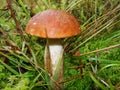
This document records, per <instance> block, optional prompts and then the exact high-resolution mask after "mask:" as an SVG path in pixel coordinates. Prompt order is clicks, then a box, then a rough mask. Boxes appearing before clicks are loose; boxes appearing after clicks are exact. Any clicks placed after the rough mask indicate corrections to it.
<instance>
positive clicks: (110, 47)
mask: <svg viewBox="0 0 120 90" xmlns="http://www.w3.org/2000/svg"><path fill="white" fill-rule="evenodd" d="M117 47H120V44H116V45H113V46H109V47H106V48H102V49H99V50H94V51H91V52H87V53H83V54H80V56H84V55H88V54H92V53H97V52H101V51H105V50H109V49H113V48H117Z"/></svg>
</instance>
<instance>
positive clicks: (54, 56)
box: [44, 39, 64, 83]
mask: <svg viewBox="0 0 120 90" xmlns="http://www.w3.org/2000/svg"><path fill="white" fill-rule="evenodd" d="M63 52H64V49H63V45H62V43H61V40H60V39H48V43H47V45H46V49H45V57H44V58H45V68H46V70H47V71H48V72H49V73H50V74H51V79H53V80H55V79H56V80H55V82H56V83H59V82H61V81H62V79H63ZM55 77H56V78H55Z"/></svg>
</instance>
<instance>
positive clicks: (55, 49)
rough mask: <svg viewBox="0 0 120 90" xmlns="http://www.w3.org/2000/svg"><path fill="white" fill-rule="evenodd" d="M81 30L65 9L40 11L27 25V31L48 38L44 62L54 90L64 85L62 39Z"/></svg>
mask: <svg viewBox="0 0 120 90" xmlns="http://www.w3.org/2000/svg"><path fill="white" fill-rule="evenodd" d="M80 32H81V31H80V27H79V23H78V22H77V20H76V19H75V18H74V16H72V15H71V14H69V13H67V12H66V11H64V10H54V9H49V10H46V11H43V12H40V13H38V14H36V15H35V16H33V17H32V18H31V19H30V20H29V22H28V24H27V26H26V33H28V34H30V35H33V36H38V37H41V38H46V39H47V44H46V48H45V55H44V60H45V61H44V62H45V69H46V70H47V71H48V72H49V74H50V78H51V81H50V82H51V86H52V88H53V89H54V90H61V87H62V86H61V85H60V84H59V82H61V81H62V80H63V52H64V48H63V45H62V39H63V38H67V37H72V36H75V35H78V34H79V33H80ZM56 76H57V77H56ZM55 77H56V79H55ZM54 82H55V83H56V84H54Z"/></svg>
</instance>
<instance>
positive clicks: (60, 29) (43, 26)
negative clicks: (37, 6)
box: [26, 9, 81, 38]
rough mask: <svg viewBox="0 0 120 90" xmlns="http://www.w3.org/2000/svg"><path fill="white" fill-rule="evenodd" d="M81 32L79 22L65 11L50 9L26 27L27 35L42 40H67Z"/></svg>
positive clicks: (41, 13)
mask: <svg viewBox="0 0 120 90" xmlns="http://www.w3.org/2000/svg"><path fill="white" fill-rule="evenodd" d="M80 32H81V31H80V26H79V23H78V21H77V20H76V19H75V18H74V16H72V15H71V14H69V13H67V12H65V11H63V10H53V9H49V10H46V11H43V12H40V13H38V14H36V15H35V16H33V17H32V18H31V19H30V21H29V22H28V24H27V26H26V33H28V34H30V35H33V36H38V37H42V38H65V37H71V36H75V35H77V34H79V33H80Z"/></svg>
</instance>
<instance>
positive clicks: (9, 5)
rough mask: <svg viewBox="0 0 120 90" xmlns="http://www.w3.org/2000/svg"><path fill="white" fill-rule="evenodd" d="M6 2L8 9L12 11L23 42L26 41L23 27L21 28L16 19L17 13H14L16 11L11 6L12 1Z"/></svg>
mask: <svg viewBox="0 0 120 90" xmlns="http://www.w3.org/2000/svg"><path fill="white" fill-rule="evenodd" d="M6 1H7V4H8V6H7V8H8V9H9V10H10V13H11V17H12V18H13V19H14V22H15V24H16V28H17V32H18V33H19V34H20V36H21V38H22V40H23V41H25V38H24V36H23V32H22V29H21V27H20V24H19V22H18V21H17V19H16V17H15V12H14V10H13V9H12V6H11V2H12V0H6Z"/></svg>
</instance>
